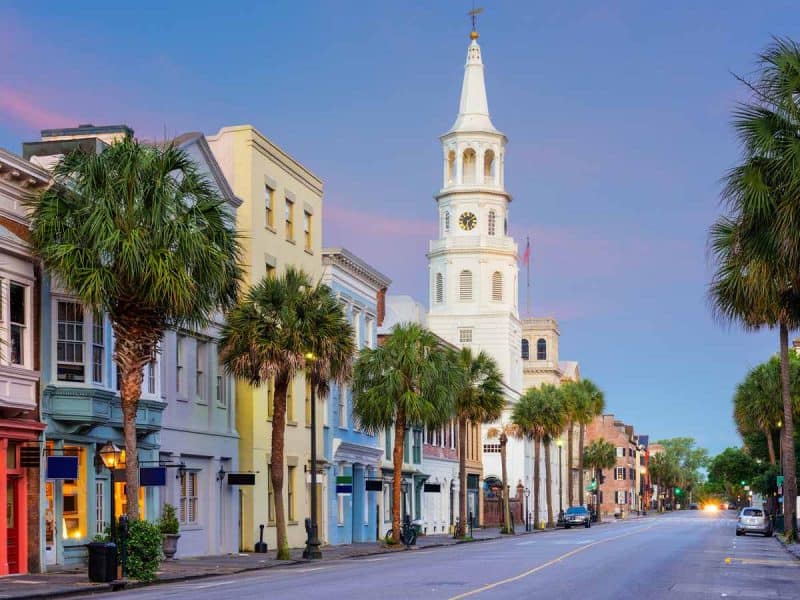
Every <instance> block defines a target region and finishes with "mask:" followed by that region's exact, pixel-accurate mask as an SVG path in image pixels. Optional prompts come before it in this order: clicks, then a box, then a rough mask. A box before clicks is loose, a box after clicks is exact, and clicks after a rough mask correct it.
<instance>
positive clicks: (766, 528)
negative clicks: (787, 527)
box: [736, 508, 772, 537]
mask: <svg viewBox="0 0 800 600" xmlns="http://www.w3.org/2000/svg"><path fill="white" fill-rule="evenodd" d="M747 533H760V534H761V535H763V536H766V537H770V536H771V535H772V519H770V518H769V515H768V514H767V512H766V511H765V510H762V509H760V508H743V509H742V510H741V511H740V512H739V519H738V520H737V521H736V535H745V534H747Z"/></svg>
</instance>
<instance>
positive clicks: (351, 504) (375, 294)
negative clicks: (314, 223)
mask: <svg viewBox="0 0 800 600" xmlns="http://www.w3.org/2000/svg"><path fill="white" fill-rule="evenodd" d="M322 264H323V282H324V283H325V284H327V285H328V286H329V287H330V288H331V289H332V290H333V292H334V294H336V296H337V297H338V298H339V301H340V302H341V303H342V305H343V306H344V309H345V313H346V314H347V317H348V319H349V320H350V323H351V324H352V326H353V330H354V331H355V336H356V345H357V347H358V348H359V349H361V348H365V347H367V348H374V347H375V346H376V345H377V342H378V337H377V331H378V326H379V325H380V323H381V322H382V320H383V312H384V303H385V297H386V289H387V288H388V286H389V284H390V283H391V281H390V280H389V279H388V278H387V277H386V276H385V275H382V274H381V273H379V272H378V271H376V270H375V269H374V268H372V267H371V266H369V265H368V264H366V263H365V262H364V261H362V260H361V259H360V258H358V257H357V256H355V255H354V254H352V253H351V252H349V251H348V250H345V249H343V248H329V249H326V250H323V251H322ZM352 411H353V395H352V389H351V387H350V386H349V385H338V384H335V383H333V384H331V390H330V394H329V395H328V398H327V399H326V405H325V407H324V409H323V411H322V413H323V424H322V425H323V447H324V456H325V459H326V461H327V466H326V471H327V472H326V473H325V475H324V481H325V483H324V489H325V490H326V491H325V492H324V494H323V495H324V498H325V504H326V506H325V508H324V509H323V523H327V527H326V526H324V525H323V527H321V528H320V530H321V531H322V532H327V536H326V537H327V542H328V543H329V544H350V543H353V542H366V541H371V540H375V539H376V538H377V537H378V535H379V532H378V525H377V518H378V503H379V502H380V498H381V492H380V491H370V492H367V491H366V481H367V480H370V479H371V480H373V481H379V480H380V479H381V470H380V466H381V459H382V457H383V450H382V448H381V446H380V445H379V440H378V436H374V435H368V434H366V433H364V432H363V431H359V429H358V423H357V422H355V421H354V420H353V412H352ZM337 478H339V479H338V480H339V481H340V482H341V483H343V484H344V485H346V482H348V481H352V493H340V494H337V489H336V488H337V486H336V483H337ZM347 478H351V479H347ZM342 489H346V487H345V488H342V487H340V490H342ZM323 535H325V534H324V533H323Z"/></svg>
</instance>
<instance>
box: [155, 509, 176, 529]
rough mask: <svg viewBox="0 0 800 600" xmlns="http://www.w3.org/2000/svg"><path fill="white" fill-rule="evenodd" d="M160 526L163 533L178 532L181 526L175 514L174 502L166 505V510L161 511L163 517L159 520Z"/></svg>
mask: <svg viewBox="0 0 800 600" xmlns="http://www.w3.org/2000/svg"><path fill="white" fill-rule="evenodd" d="M158 528H159V529H160V530H161V533H164V534H167V533H170V534H177V533H178V530H179V528H180V525H179V523H178V517H176V516H175V507H174V506H172V504H165V505H164V512H162V513H161V518H160V519H159V520H158Z"/></svg>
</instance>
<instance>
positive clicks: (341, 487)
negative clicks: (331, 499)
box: [336, 475, 353, 494]
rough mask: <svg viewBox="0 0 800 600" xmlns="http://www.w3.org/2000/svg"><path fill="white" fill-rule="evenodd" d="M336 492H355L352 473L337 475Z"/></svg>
mask: <svg viewBox="0 0 800 600" xmlns="http://www.w3.org/2000/svg"><path fill="white" fill-rule="evenodd" d="M336 493H337V494H352V493H353V476H352V475H337V476H336Z"/></svg>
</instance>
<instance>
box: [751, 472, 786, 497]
mask: <svg viewBox="0 0 800 600" xmlns="http://www.w3.org/2000/svg"><path fill="white" fill-rule="evenodd" d="M778 475H780V467H779V466H778V465H765V468H764V469H763V470H762V471H761V472H760V473H758V474H757V475H756V476H754V477H753V478H752V479H751V481H750V486H751V488H752V489H753V491H754V492H756V493H758V494H761V495H762V496H772V495H773V494H777V493H778V483H777V482H778Z"/></svg>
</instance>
